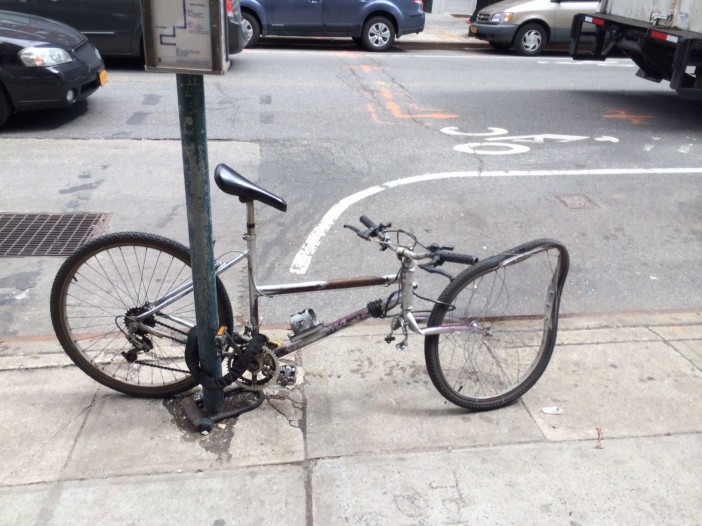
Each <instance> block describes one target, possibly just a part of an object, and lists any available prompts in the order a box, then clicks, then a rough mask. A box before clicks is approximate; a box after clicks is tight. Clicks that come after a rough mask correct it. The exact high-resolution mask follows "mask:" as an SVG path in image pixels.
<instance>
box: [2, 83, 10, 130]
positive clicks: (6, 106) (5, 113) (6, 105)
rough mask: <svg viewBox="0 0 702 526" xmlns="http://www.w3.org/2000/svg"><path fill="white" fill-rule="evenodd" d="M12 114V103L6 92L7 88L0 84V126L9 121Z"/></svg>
mask: <svg viewBox="0 0 702 526" xmlns="http://www.w3.org/2000/svg"><path fill="white" fill-rule="evenodd" d="M11 114H12V104H11V103H10V97H8V96H7V93H5V88H3V87H2V85H0V126H2V125H3V124H5V122H7V119H9V118H10V115H11Z"/></svg>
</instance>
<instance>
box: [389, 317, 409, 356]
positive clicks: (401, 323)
mask: <svg viewBox="0 0 702 526" xmlns="http://www.w3.org/2000/svg"><path fill="white" fill-rule="evenodd" d="M399 329H402V341H401V342H400V343H397V344H395V349H398V350H400V351H404V350H405V349H407V345H408V343H407V340H408V339H409V333H408V332H407V322H406V321H405V320H404V319H403V318H402V317H401V316H395V317H394V318H393V319H392V321H391V322H390V334H388V335H387V336H386V337H385V343H392V342H394V341H395V340H396V338H395V336H394V333H395V331H397V330H399Z"/></svg>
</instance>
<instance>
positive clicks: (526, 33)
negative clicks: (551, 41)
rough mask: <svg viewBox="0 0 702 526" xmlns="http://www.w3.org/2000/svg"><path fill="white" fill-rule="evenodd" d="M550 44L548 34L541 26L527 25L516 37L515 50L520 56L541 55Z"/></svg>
mask: <svg viewBox="0 0 702 526" xmlns="http://www.w3.org/2000/svg"><path fill="white" fill-rule="evenodd" d="M547 43H548V33H546V29H544V26H542V25H541V24H526V25H525V26H524V27H522V28H521V29H520V30H519V31H517V35H516V36H515V37H514V49H515V51H516V52H517V54H519V55H523V56H528V57H535V56H536V55H540V54H541V53H542V52H543V50H544V48H545V47H546V44H547Z"/></svg>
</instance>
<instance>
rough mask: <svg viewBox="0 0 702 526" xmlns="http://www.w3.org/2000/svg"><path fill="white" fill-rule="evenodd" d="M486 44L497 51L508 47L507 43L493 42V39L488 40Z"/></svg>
mask: <svg viewBox="0 0 702 526" xmlns="http://www.w3.org/2000/svg"><path fill="white" fill-rule="evenodd" d="M488 44H490V45H491V46H492V48H493V49H497V50H498V51H504V50H505V49H509V44H505V43H504V42H495V41H494V40H488Z"/></svg>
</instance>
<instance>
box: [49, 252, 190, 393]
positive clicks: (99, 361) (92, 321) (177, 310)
mask: <svg viewBox="0 0 702 526" xmlns="http://www.w3.org/2000/svg"><path fill="white" fill-rule="evenodd" d="M129 268H132V269H134V268H136V269H138V270H139V272H140V275H138V276H137V275H136V274H134V275H130V272H131V271H130V270H129ZM152 269H153V270H152ZM156 269H160V271H163V272H165V274H163V275H160V274H157V271H156ZM189 273H190V266H189V265H188V264H187V262H186V261H184V260H182V259H181V257H180V256H179V255H178V254H176V253H168V252H164V251H161V250H159V249H154V248H153V247H149V246H146V245H143V246H137V245H135V246H131V247H128V246H127V247H125V246H120V245H116V246H112V247H107V248H106V249H105V250H103V251H101V252H98V253H93V254H92V255H91V257H89V258H88V259H86V260H83V261H81V262H80V263H79V264H78V265H77V266H76V267H74V269H73V271H72V274H71V276H70V278H71V279H70V281H68V283H69V285H68V286H67V287H66V288H65V289H64V290H63V300H62V301H61V303H62V305H63V309H62V317H63V319H64V323H65V326H66V329H67V336H68V338H69V339H70V340H71V341H72V342H73V344H74V346H75V348H76V350H77V351H78V352H79V353H80V355H81V356H82V358H83V360H84V361H85V362H86V363H87V364H90V366H91V367H92V368H94V369H95V370H96V371H99V372H100V373H101V374H103V375H106V376H109V377H111V378H113V379H114V380H115V381H117V382H120V383H124V384H130V385H133V386H138V387H143V388H146V389H149V388H156V389H160V388H166V387H168V386H176V385H182V384H187V383H189V382H190V381H191V379H190V373H189V372H188V371H187V368H186V367H185V363H184V361H183V350H182V349H183V346H184V340H185V333H186V332H187V327H186V326H182V325H181V324H180V323H179V322H178V321H171V320H169V319H167V318H163V314H166V313H167V314H170V315H176V316H178V318H179V319H181V320H186V321H188V322H190V323H194V312H193V311H192V303H191V302H192V296H191V295H189V297H188V296H186V297H185V298H183V299H182V300H178V302H176V303H179V304H178V305H176V304H174V306H173V307H171V308H170V311H169V310H168V308H167V309H166V311H164V312H163V313H158V316H160V318H159V323H160V322H161V321H162V320H163V323H164V324H163V325H157V324H156V323H155V322H153V321H152V322H149V321H146V325H149V326H156V328H159V329H160V330H162V331H164V332H168V333H172V335H171V339H169V338H158V337H153V336H148V339H149V340H150V342H151V343H152V345H153V348H152V349H151V350H150V351H149V352H146V353H139V356H138V357H137V361H135V362H132V361H131V360H129V359H128V358H127V355H128V354H129V351H130V350H131V349H133V346H132V345H130V344H129V342H128V341H127V338H126V332H127V320H128V318H129V317H130V315H135V314H138V311H140V310H144V309H145V306H146V305H147V304H148V302H149V301H151V300H153V299H155V298H156V297H160V296H163V295H164V294H165V293H166V292H167V291H168V290H170V289H172V288H175V287H176V286H177V285H178V284H180V283H182V282H184V281H187V280H189V279H190V275H189ZM154 319H155V318H154ZM173 327H175V329H177V331H179V332H176V331H174V330H173V329H172V328H173ZM138 334H140V333H139V332H138ZM144 334H146V333H144ZM144 339H146V338H142V340H144Z"/></svg>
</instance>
